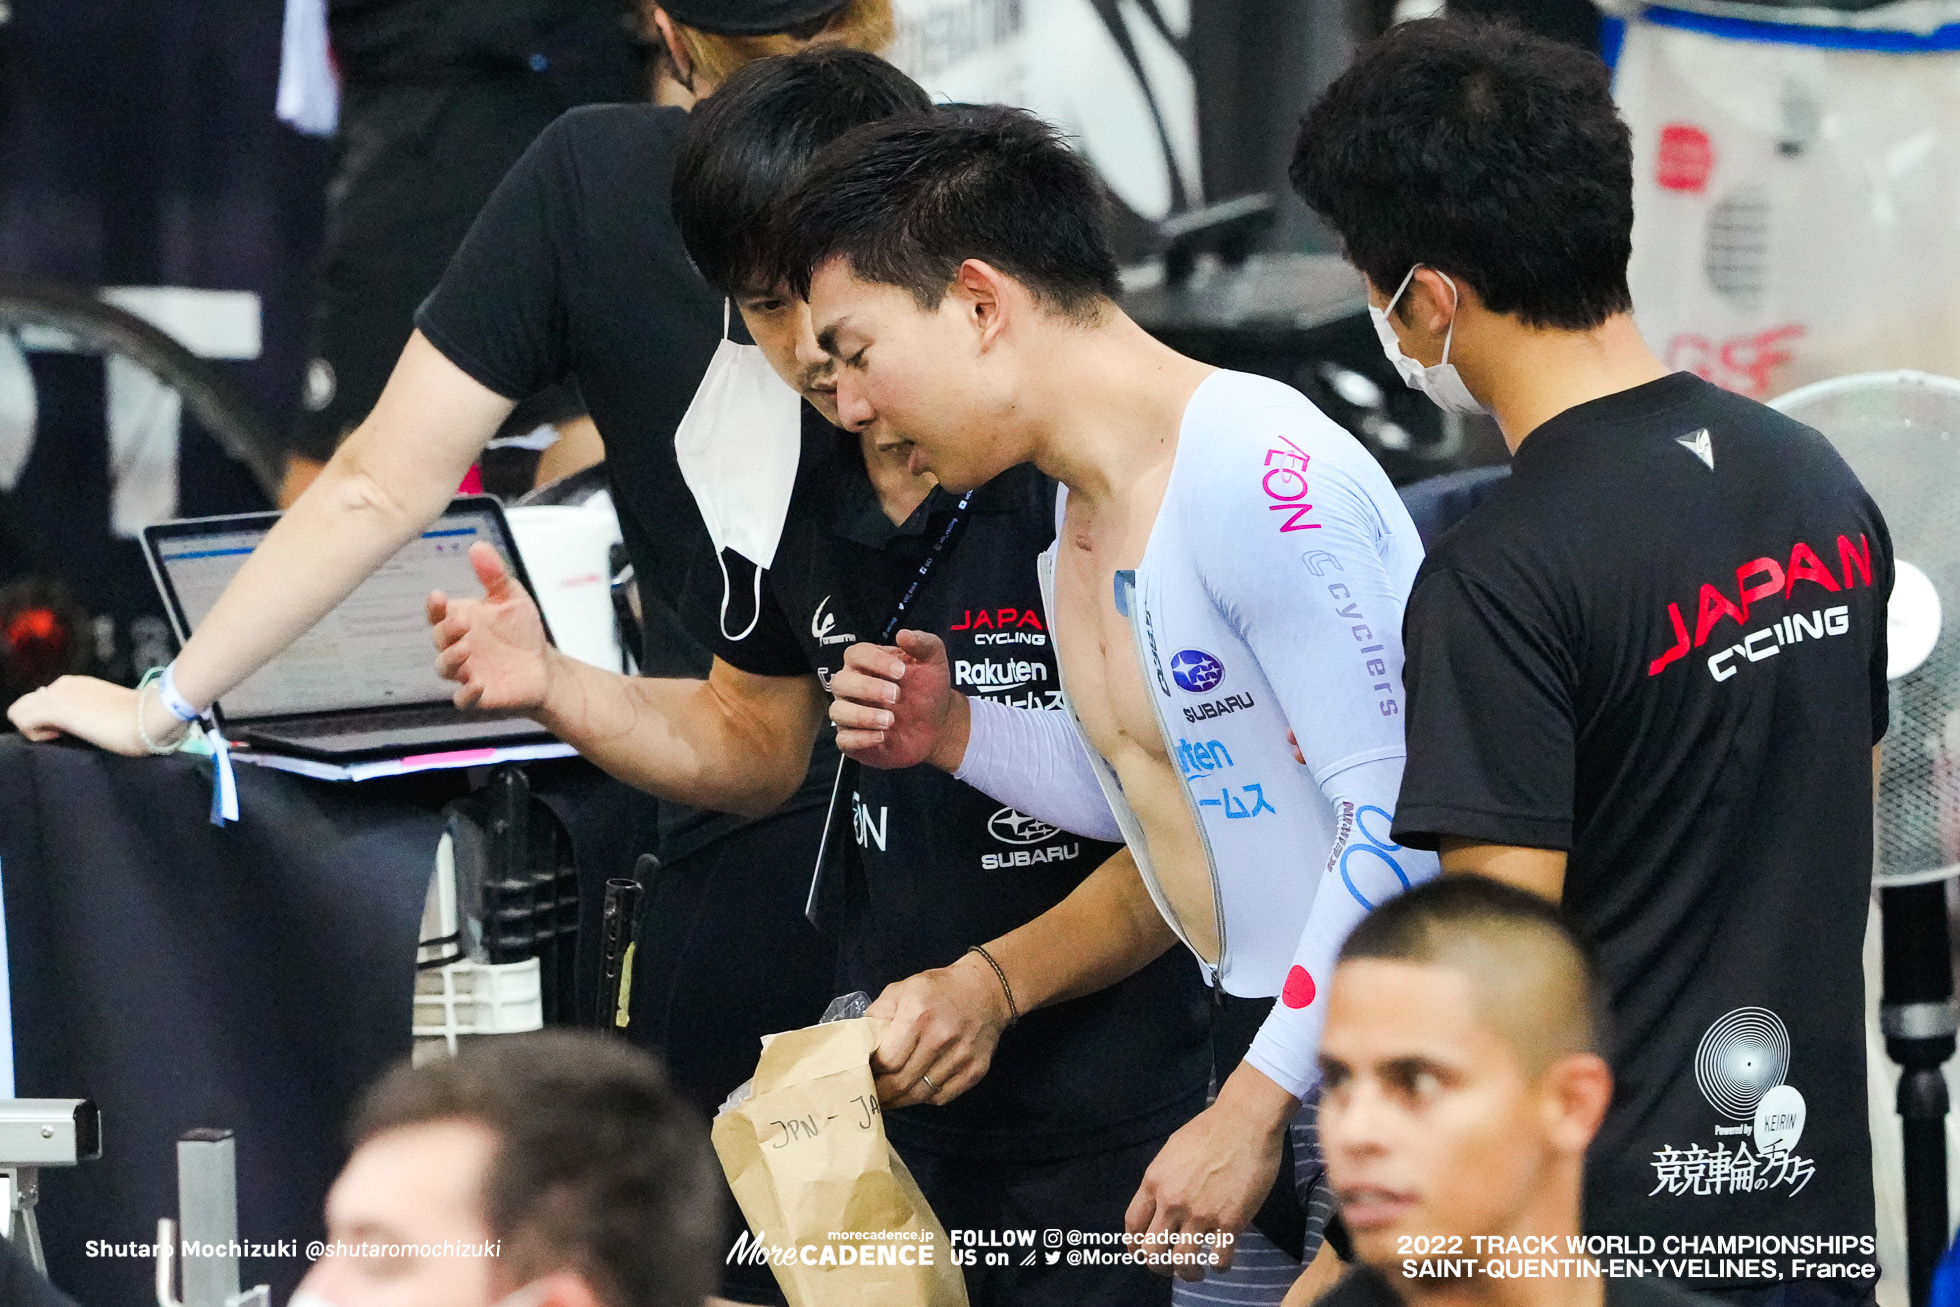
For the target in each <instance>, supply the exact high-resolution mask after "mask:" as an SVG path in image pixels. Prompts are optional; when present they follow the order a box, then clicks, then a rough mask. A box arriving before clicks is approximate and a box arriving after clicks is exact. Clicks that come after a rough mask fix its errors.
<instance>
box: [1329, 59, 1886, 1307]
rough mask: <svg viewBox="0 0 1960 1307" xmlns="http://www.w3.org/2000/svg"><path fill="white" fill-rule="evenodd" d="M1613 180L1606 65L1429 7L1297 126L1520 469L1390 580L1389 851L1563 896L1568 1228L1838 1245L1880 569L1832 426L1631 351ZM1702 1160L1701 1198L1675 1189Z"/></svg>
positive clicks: (1625, 149)
mask: <svg viewBox="0 0 1960 1307" xmlns="http://www.w3.org/2000/svg"><path fill="white" fill-rule="evenodd" d="M1633 166H1634V149H1633V143H1632V141H1631V138H1630V136H1629V133H1628V131H1627V128H1626V125H1625V124H1624V123H1623V122H1621V120H1620V118H1619V115H1618V113H1617V111H1616V110H1615V108H1614V105H1613V100H1612V96H1611V93H1610V89H1609V81H1608V74H1607V70H1606V68H1605V67H1604V66H1603V65H1602V64H1601V63H1600V62H1599V60H1598V59H1596V58H1594V57H1593V56H1592V55H1590V54H1586V53H1584V52H1581V51H1578V50H1575V49H1572V48H1570V47H1567V46H1563V45H1559V44H1557V43H1554V42H1551V41H1548V40H1545V39H1543V38H1539V37H1533V36H1529V35H1526V34H1523V33H1520V32H1517V31H1512V30H1505V29H1501V28H1487V27H1479V26H1476V25H1472V24H1467V23H1463V22H1458V21H1451V20H1432V21H1424V22H1416V23H1409V24H1405V25H1403V26H1401V27H1398V28H1396V29H1394V30H1393V31H1391V32H1390V33H1389V34H1388V35H1387V36H1385V37H1383V38H1382V39H1381V40H1380V41H1379V42H1378V43H1377V44H1376V45H1375V46H1373V47H1372V48H1370V49H1368V50H1365V51H1363V52H1362V54H1361V56H1360V58H1359V59H1358V60H1357V61H1356V63H1355V65H1354V66H1353V67H1352V68H1351V69H1350V70H1349V71H1348V72H1346V73H1345V74H1343V75H1342V77H1341V78H1340V79H1338V80H1337V81H1336V82H1335V83H1334V84H1333V86H1331V87H1330V88H1329V89H1328V91H1327V93H1326V95H1325V97H1324V98H1323V99H1322V100H1321V102H1320V103H1319V104H1317V105H1316V106H1315V107H1314V108H1313V109H1312V110H1311V111H1310V112H1309V113H1308V115H1307V117H1306V120H1305V123H1304V125H1303V129H1302V132H1301V137H1300V141H1299V145H1298V148H1297V150H1296V152H1295V156H1294V162H1293V180H1294V184H1295V185H1296V186H1297V187H1298V188H1299V189H1300V191H1301V193H1302V194H1303V195H1304V196H1305V198H1306V199H1307V202H1308V203H1309V204H1310V205H1312V206H1313V207H1314V208H1315V209H1317V210H1319V211H1320V213H1321V214H1322V215H1323V216H1324V217H1325V218H1326V219H1327V221H1328V223H1329V225H1330V226H1331V227H1333V229H1334V230H1335V231H1336V232H1338V233H1339V234H1340V236H1341V238H1342V240H1343V242H1344V244H1345V246H1346V249H1347V254H1348V257H1349V258H1350V259H1351V260H1352V261H1353V263H1354V264H1355V266H1356V267H1357V268H1359V269H1360V270H1361V272H1362V273H1363V275H1365V276H1366V277H1367V279H1368V282H1369V284H1370V287H1371V290H1372V292H1373V295H1372V298H1373V300H1374V302H1375V303H1376V304H1377V305H1378V306H1380V308H1379V309H1378V311H1377V314H1376V320H1377V322H1378V323H1380V324H1381V325H1382V327H1383V330H1384V337H1383V343H1384V345H1385V346H1386V347H1387V348H1388V351H1389V354H1390V355H1391V357H1395V358H1397V366H1398V367H1399V368H1401V369H1402V370H1403V374H1404V376H1406V377H1409V378H1410V380H1411V384H1414V385H1416V386H1418V387H1419V388H1421V389H1422V390H1424V391H1425V392H1427V393H1428V394H1429V395H1430V396H1431V397H1432V398H1434V399H1435V400H1436V401H1437V403H1439V404H1442V405H1444V406H1445V407H1449V408H1455V409H1459V410H1464V409H1468V408H1471V407H1484V408H1488V409H1489V411H1490V412H1491V413H1492V414H1493V415H1494V416H1495V417H1496V419H1497V421H1498V424H1499V426H1500V427H1502V428H1503V431H1504V436H1505V440H1506V441H1507V442H1508V443H1509V445H1510V446H1511V449H1512V451H1513V454H1514V459H1513V468H1512V473H1511V476H1510V477H1509V479H1508V480H1507V481H1506V482H1505V483H1504V484H1503V485H1501V486H1500V487H1498V488H1497V489H1496V490H1495V491H1493V492H1492V493H1491V494H1490V496H1489V497H1488V498H1487V499H1486V500H1485V501H1484V502H1483V503H1482V504H1481V505H1479V506H1478V507H1477V508H1476V509H1475V510H1474V511H1472V512H1471V514H1470V515H1469V516H1468V517H1467V518H1465V519H1464V520H1463V521H1462V522H1461V523H1460V524H1459V525H1458V526H1457V527H1456V528H1455V529H1454V530H1452V531H1451V532H1450V533H1449V534H1447V535H1446V536H1444V537H1443V538H1442V539H1441V540H1440V541H1439V542H1438V543H1437V544H1436V547H1435V549H1434V551H1433V552H1432V553H1431V554H1430V556H1429V558H1428V559H1427V560H1426V561H1425V562H1424V563H1423V567H1422V570H1421V572H1420V573H1419V574H1418V576H1417V578H1416V581H1415V586H1414V589H1413V591H1412V592H1411V594H1410V598H1409V607H1408V616H1407V619H1406V622H1405V625H1404V633H1405V636H1406V640H1407V645H1408V684H1409V765H1408V769H1407V771H1406V772H1405V774H1404V776H1403V781H1402V790H1401V802H1400V806H1399V807H1398V809H1397V812H1396V821H1395V838H1396V839H1397V840H1398V841H1400V842H1401V843H1404V844H1407V845H1411V846H1414V847H1418V848H1439V849H1440V852H1441V856H1442V862H1443V869H1444V871H1445V872H1482V873H1484V874H1486V875H1489V876H1492V877H1495V878H1497V879H1500V880H1506V881H1509V882H1511V883H1513V884H1515V885H1519V886H1522V887H1524V888H1526V889H1531V890H1534V891H1536V892H1538V893H1540V894H1543V895H1545V896H1546V897H1549V898H1552V899H1555V900H1558V901H1559V902H1561V903H1562V905H1563V906H1564V908H1565V910H1566V912H1567V914H1568V915H1569V917H1570V919H1571V920H1572V922H1573V924H1574V926H1575V928H1576V929H1577V932H1578V933H1579V935H1580V936H1581V937H1583V938H1584V939H1585V940H1586V942H1587V943H1588V944H1589V945H1590V946H1591V948H1592V950H1593V951H1594V953H1595V954H1596V955H1597V958H1598V960H1599V963H1600V968H1601V972H1602V975H1603V978H1604V980H1605V984H1606V991H1607V996H1608V1000H1609V1003H1610V1007H1611V1016H1612V1025H1613V1026H1614V1027H1615V1028H1616V1029H1617V1030H1618V1031H1619V1032H1620V1034H1619V1039H1618V1042H1617V1045H1616V1046H1615V1047H1613V1048H1611V1049H1609V1050H1606V1051H1607V1052H1608V1054H1609V1058H1610V1060H1611V1062H1612V1066H1613V1078H1614V1081H1615V1084H1616V1088H1615V1093H1614V1095H1613V1103H1612V1107H1611V1108H1610V1109H1609V1111H1608V1112H1607V1115H1606V1118H1605V1123H1604V1124H1603V1126H1602V1127H1601V1129H1600V1131H1599V1134H1598V1136H1597V1137H1596V1139H1595V1140H1594V1143H1593V1146H1592V1156H1591V1159H1590V1161H1589V1162H1588V1164H1587V1167H1586V1182H1587V1197H1586V1204H1585V1210H1586V1220H1587V1228H1588V1230H1589V1231H1590V1232H1592V1233H1596V1234H1603V1235H1613V1236H1627V1237H1631V1236H1636V1235H1650V1234H1651V1235H1665V1236H1667V1237H1672V1238H1677V1239H1680V1240H1683V1241H1684V1242H1686V1243H1694V1242H1696V1241H1697V1240H1699V1239H1706V1238H1708V1237H1709V1236H1716V1235H1720V1234H1726V1233H1728V1232H1730V1231H1733V1230H1738V1229H1750V1230H1754V1231H1758V1232H1761V1233H1763V1234H1765V1235H1769V1236H1772V1237H1774V1236H1795V1237H1804V1236H1809V1235H1811V1234H1816V1233H1823V1232H1825V1231H1829V1232H1831V1233H1833V1234H1838V1235H1840V1236H1843V1237H1844V1238H1845V1240H1846V1242H1847V1244H1849V1245H1851V1246H1854V1247H1855V1246H1860V1245H1862V1244H1864V1243H1865V1242H1866V1241H1868V1240H1869V1239H1870V1237H1871V1232H1872V1229H1873V1207H1872V1188H1871V1174H1872V1172H1871V1153H1870V1141H1869V1138H1868V1135H1867V1130H1866V1111H1865V1063H1864V1058H1865V1038H1864V977H1863V969H1862V966H1861V951H1862V945H1863V938H1864V927H1865V917H1866V908H1867V903H1868V894H1869V887H1870V881H1871V855H1872V843H1871V837H1872V826H1871V810H1872V809H1871V797H1872V793H1871V785H1872V770H1871V750H1872V749H1873V747H1874V745H1875V742H1876V741H1877V740H1878V739H1879V737H1880V736H1882V735H1883V734H1884V732H1885V728H1886V723H1887V691H1886V679H1885V662H1886V641H1885V610H1886V596H1887V593H1888V591H1889V589H1890V586H1891V574H1892V559H1891V547H1890V543H1889V541H1888V539H1887V536H1886V531H1885V524H1884V521H1883V520H1882V519H1881V518H1880V516H1879V513H1878V510H1877V508H1876V506H1874V505H1873V503H1872V502H1871V499H1870V498H1869V497H1868V496H1867V495H1866V494H1865V493H1864V490H1863V488H1862V487H1861V486H1860V485H1859V484H1858V481H1857V478H1856V477H1855V476H1853V475H1852V473H1851V471H1850V469H1849V468H1848V467H1846V466H1845V464H1844V462H1843V461H1842V460H1841V459H1839V458H1838V456H1837V455H1836V453H1835V452H1834V451H1833V450H1832V449H1831V447H1830V445H1829V443H1828V442H1827V441H1825V439H1824V438H1823V437H1822V436H1820V435H1819V434H1818V433H1817V432H1815V431H1812V430H1810V429H1808V428H1806V427H1803V426H1801V425H1799V424H1797V423H1795V422H1793V421H1791V420H1789V419H1788V418H1785V417H1783V416H1781V415H1779V414H1777V413H1775V412H1772V411H1771V410H1769V409H1767V408H1765V407H1763V406H1761V405H1759V404H1756V403H1753V402H1752V401H1750V400H1747V399H1744V398H1742V397H1740V396H1738V395H1732V394H1729V393H1727V392H1725V391H1723V390H1720V389H1718V388H1716V387H1715V386H1714V385H1712V384H1710V383H1709V382H1707V381H1705V380H1703V379H1701V378H1699V377H1695V376H1692V375H1689V374H1687V373H1681V372H1670V371H1669V370H1668V369H1667V368H1666V367H1665V366H1663V365H1662V363H1661V361H1660V360H1659V359H1657V358H1656V357H1655V356H1654V355H1653V354H1652V353H1651V352H1650V351H1649V350H1648V348H1647V346H1646V345H1645V343H1643V341H1642V340H1641V338H1640V334H1639V332H1638V331H1637V330H1636V328H1635V325H1634V321H1633V316H1632V311H1631V310H1632V304H1631V298H1630V296H1629V294H1628V288H1627V280H1626V268H1627V259H1628V253H1629V248H1630V235H1631V230H1632V224H1633ZM1391 288H1394V289H1391ZM1405 355H1406V356H1412V357H1406V356H1405ZM1771 905H1774V906H1773V907H1772V906H1771ZM1736 1076H1740V1077H1741V1078H1742V1079H1741V1081H1736V1080H1734V1079H1733V1077H1736ZM1744 1082H1746V1087H1744V1088H1743V1090H1742V1092H1741V1093H1740V1094H1738V1093H1737V1092H1735V1086H1736V1085H1737V1084H1740V1083H1744ZM1772 1121H1774V1122H1777V1123H1780V1124H1781V1125H1783V1126H1786V1127H1790V1128H1786V1129H1777V1130H1772V1129H1766V1128H1764V1127H1763V1126H1756V1128H1754V1129H1753V1130H1752V1128H1751V1126H1752V1125H1754V1123H1756V1122H1763V1123H1765V1124H1768V1123H1770V1122H1772ZM1804 1122H1808V1124H1807V1125H1805V1124H1802V1123H1804ZM1793 1123H1795V1124H1793ZM1717 1136H1733V1138H1730V1139H1727V1140H1721V1139H1718V1138H1717ZM1704 1155H1705V1156H1708V1157H1710V1158H1714V1157H1717V1156H1719V1157H1720V1159H1721V1161H1720V1162H1719V1163H1716V1165H1722V1166H1727V1167H1728V1169H1729V1173H1730V1175H1731V1179H1730V1180H1729V1181H1728V1182H1727V1183H1725V1184H1719V1185H1709V1184H1705V1183H1698V1182H1694V1181H1689V1182H1683V1181H1681V1180H1680V1179H1679V1178H1678V1177H1677V1176H1676V1175H1675V1174H1674V1172H1673V1170H1672V1164H1673V1162H1674V1159H1676V1158H1691V1157H1699V1156H1704ZM1738 1166H1739V1167H1740V1168H1741V1169H1742V1171H1743V1172H1744V1173H1745V1176H1746V1178H1741V1179H1737V1178H1735V1176H1734V1170H1735V1168H1736V1167H1738ZM1791 1269H1792V1271H1796V1270H1798V1269H1800V1268H1796V1267H1792V1268H1791ZM1734 1270H1735V1268H1734V1267H1732V1266H1724V1267H1716V1266H1714V1265H1713V1264H1710V1265H1707V1266H1695V1265H1687V1266H1683V1267H1682V1268H1680V1269H1679V1270H1678V1271H1677V1273H1681V1274H1689V1275H1696V1276H1697V1278H1696V1279H1695V1280H1694V1281H1692V1282H1693V1283H1694V1284H1695V1287H1697V1288H1699V1289H1703V1290H1706V1291H1711V1292H1716V1293H1721V1294H1723V1295H1726V1296H1730V1297H1732V1298H1733V1299H1734V1300H1735V1301H1738V1302H1744V1303H1751V1304H1764V1303H1770V1302H1779V1301H1780V1302H1789V1301H1794V1300H1797V1299H1799V1298H1814V1300H1816V1301H1819V1302H1824V1301H1830V1300H1832V1299H1837V1300H1840V1301H1846V1302H1859V1301H1868V1300H1869V1296H1870V1294H1871V1282H1870V1280H1868V1279H1866V1278H1865V1275H1864V1270H1863V1267H1862V1264H1858V1263H1856V1262H1855V1259H1853V1262H1852V1264H1846V1263H1844V1262H1840V1263H1839V1265H1837V1266H1834V1267H1831V1268H1830V1269H1829V1270H1826V1269H1824V1268H1822V1267H1821V1266H1820V1267H1818V1268H1816V1275H1817V1276H1818V1277H1820V1278H1816V1279H1806V1280H1794V1281H1787V1282H1785V1283H1783V1284H1780V1285H1776V1284H1765V1283H1764V1282H1763V1281H1762V1280H1748V1279H1743V1278H1740V1277H1737V1276H1735V1274H1734ZM1778 1270H1779V1272H1781V1270H1782V1268H1781V1267H1780V1266H1779V1267H1778ZM1704 1276H1705V1277H1706V1278H1700V1277H1704ZM1812 1286H1815V1287H1812Z"/></svg>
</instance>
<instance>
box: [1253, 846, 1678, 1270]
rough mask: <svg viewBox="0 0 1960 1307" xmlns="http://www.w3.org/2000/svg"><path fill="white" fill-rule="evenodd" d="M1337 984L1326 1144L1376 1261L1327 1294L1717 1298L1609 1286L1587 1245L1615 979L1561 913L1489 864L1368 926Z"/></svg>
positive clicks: (1353, 942)
mask: <svg viewBox="0 0 1960 1307" xmlns="http://www.w3.org/2000/svg"><path fill="white" fill-rule="evenodd" d="M1332 990H1333V993H1332V995H1331V997H1330V998H1329V1000H1328V1010H1327V1029H1326V1032H1325V1033H1324V1034H1323V1035H1322V1037H1321V1045H1320V1050H1321V1051H1320V1065H1321V1082H1322V1084H1323V1085H1324V1086H1325V1089H1324V1090H1323V1097H1322V1099H1321V1106H1320V1138H1321V1147H1322V1149H1323V1150H1324V1151H1325V1154H1326V1158H1327V1169H1328V1175H1329V1178H1330V1179H1331V1180H1332V1182H1333V1185H1334V1192H1335V1194H1336V1195H1337V1197H1338V1198H1339V1200H1340V1204H1341V1215H1342V1218H1343V1219H1344V1220H1345V1221H1346V1223H1347V1228H1348V1232H1349V1235H1350V1236H1351V1237H1352V1239H1353V1241H1354V1250H1355V1253H1356V1254H1357V1256H1358V1257H1359V1259H1360V1264H1359V1265H1357V1266H1356V1267H1354V1268H1353V1269H1352V1270H1350V1271H1349V1272H1348V1273H1347V1275H1346V1276H1345V1277H1344V1278H1343V1279H1342V1280H1341V1282H1340V1283H1339V1284H1338V1285H1336V1286H1335V1287H1334V1288H1333V1289H1331V1290H1329V1291H1328V1292H1326V1293H1325V1294H1323V1295H1321V1296H1320V1298H1319V1299H1318V1301H1319V1302H1321V1303H1322V1304H1325V1305H1326V1307H1404V1304H1407V1305H1408V1307H1431V1305H1432V1304H1443V1303H1450V1304H1477V1305H1478V1307H1553V1305H1554V1304H1556V1307H1602V1305H1605V1307H1693V1305H1694V1304H1697V1303H1701V1304H1706V1303H1707V1302H1708V1300H1707V1299H1703V1298H1699V1297H1697V1296H1696V1295H1693V1294H1689V1293H1688V1292H1686V1291H1685V1290H1682V1289H1679V1288H1676V1287H1675V1286H1673V1285H1671V1284H1668V1283H1666V1282H1665V1281H1660V1280H1654V1279H1611V1280H1609V1279H1603V1278H1602V1277H1601V1276H1600V1274H1599V1270H1598V1265H1597V1263H1595V1262H1594V1261H1592V1260H1591V1259H1589V1258H1587V1257H1585V1256H1584V1255H1583V1254H1582V1253H1580V1252H1579V1251H1578V1250H1577V1249H1576V1247H1575V1245H1576V1244H1577V1242H1578V1240H1579V1238H1580V1232H1581V1228H1582V1227H1581V1221H1580V1191H1581V1187H1582V1184H1583V1178H1584V1171H1585V1159H1586V1146H1587V1145H1588V1144H1589V1143H1590V1142H1591V1141H1592V1137H1593V1132H1594V1131H1596V1130H1597V1129H1598V1128H1599V1123H1600V1120H1601V1118H1603V1117H1604V1115H1605V1113H1606V1104H1607V1102H1608V1100H1609V1099H1610V1098H1611V1097H1612V1094H1613V1074H1612V1072H1611V1071H1610V1070H1609V1069H1608V1068H1607V1065H1606V1061H1605V1059H1604V1058H1603V1057H1601V1056H1600V1052H1599V1050H1600V1048H1601V1047H1602V1044H1603V1037H1604V1035H1605V1033H1606V1032H1605V1030H1604V1027H1603V1020H1604V1017H1603V1007H1602V991H1601V990H1600V988H1599V985H1598V983H1597V981H1596V979H1595V977H1594V975H1593V973H1592V968H1591V964H1590V963H1589V961H1588V960H1587V958H1586V955H1585V952H1584V950H1583V949H1582V947H1581V946H1580V944H1579V942H1578V940H1577V939H1576V938H1575V937H1574V936H1573V935H1572V933H1571V931H1570V930H1569V929H1568V928H1567V927H1566V925H1565V923H1564V921H1563V920H1562V919H1561V918H1560V916H1559V912H1558V909H1557V908H1555V907H1553V906H1552V905H1551V904H1550V903H1548V902H1546V901H1545V900H1544V899H1542V898H1540V897H1539V896H1537V895H1535V894H1532V893H1530V892H1529V891H1527V890H1521V889H1517V888H1514V887H1512V886H1509V885H1505V884H1503V883H1501V882H1499V881H1494V880H1490V879H1488V878H1486V877H1483V876H1476V875H1468V876H1447V877H1444V878H1443V879H1442V880H1439V881H1432V882H1431V883H1429V884H1427V885H1419V886H1417V887H1416V888H1415V889H1413V890H1410V891H1409V892H1408V893H1406V894H1404V895H1402V896H1401V897H1399V898H1396V899H1392V900H1390V901H1389V902H1388V903H1386V904H1384V905H1383V906H1382V907H1381V908H1379V909H1378V910H1376V911H1375V912H1374V913H1373V914H1372V915H1370V916H1369V917H1367V918H1366V919H1364V920H1363V921H1362V923H1361V924H1360V925H1359V926H1358V927H1356V928H1355V931H1354V933H1353V934H1352V935H1350V936H1349V937H1348V941H1347V943H1346V945H1345V946H1344V947H1343V948H1342V949H1341V954H1340V962H1339V964H1338V966H1337V967H1336V968H1335V971H1334V977H1333V983H1332ZM1493 1263H1501V1266H1500V1267H1498V1268H1497V1269H1500V1270H1501V1271H1502V1272H1503V1273H1502V1274H1497V1275H1493V1274H1490V1273H1489V1272H1490V1270H1491V1269H1493ZM1310 1301H1314V1299H1312V1298H1311V1297H1310V1296H1308V1295H1306V1294H1304V1293H1302V1294H1300V1295H1298V1296H1295V1297H1289V1298H1288V1299H1287V1307H1304V1304H1305V1303H1307V1302H1310Z"/></svg>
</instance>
